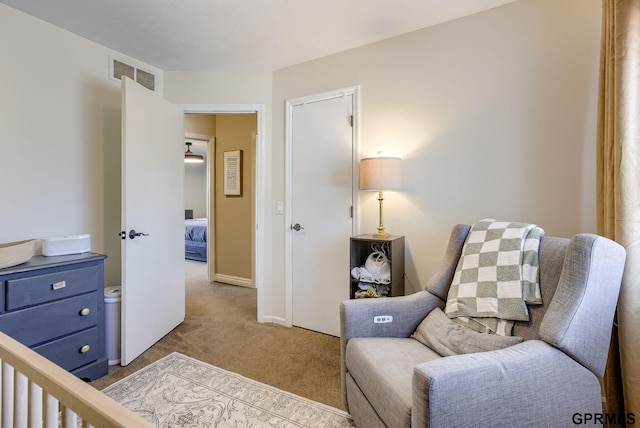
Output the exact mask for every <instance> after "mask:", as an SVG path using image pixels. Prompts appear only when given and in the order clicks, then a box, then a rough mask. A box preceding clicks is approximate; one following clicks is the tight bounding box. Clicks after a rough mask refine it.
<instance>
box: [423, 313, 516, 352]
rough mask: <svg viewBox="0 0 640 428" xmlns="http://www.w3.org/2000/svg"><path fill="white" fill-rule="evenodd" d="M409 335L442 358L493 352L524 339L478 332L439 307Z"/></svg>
mask: <svg viewBox="0 0 640 428" xmlns="http://www.w3.org/2000/svg"><path fill="white" fill-rule="evenodd" d="M411 337H412V338H414V339H416V340H417V341H419V342H421V343H423V344H425V345H426V346H428V347H429V348H431V349H433V350H434V351H436V352H437V353H438V354H440V355H442V356H443V357H445V356H449V355H458V354H468V353H472V352H484V351H495V350H496V349H502V348H506V347H507V346H512V345H515V344H516V343H520V342H522V341H523V338H522V337H518V336H501V335H497V334H488V333H480V332H477V331H475V330H472V329H470V328H468V327H465V326H463V325H461V324H459V323H457V322H455V321H454V320H452V319H450V318H449V317H448V316H446V315H445V313H444V312H442V310H441V309H440V308H435V309H434V310H433V311H431V312H430V313H429V315H427V317H426V318H425V319H424V320H423V321H422V322H421V323H420V325H418V328H417V329H416V331H415V332H414V333H413V334H412V335H411Z"/></svg>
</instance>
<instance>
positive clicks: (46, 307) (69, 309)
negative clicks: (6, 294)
mask: <svg viewBox="0 0 640 428" xmlns="http://www.w3.org/2000/svg"><path fill="white" fill-rule="evenodd" d="M87 310H88V313H87ZM97 323H98V295H97V292H96V291H94V292H93V293H88V294H82V295H80V296H75V297H70V298H68V299H64V300H58V301H55V302H50V303H45V304H42V305H39V306H34V307H31V308H27V309H23V310H21V311H15V312H9V313H6V314H3V315H0V330H2V331H3V332H5V333H6V334H8V335H9V336H11V337H13V338H14V339H16V340H17V341H19V342H21V343H23V344H24V345H27V346H33V345H37V344H39V343H42V342H46V341H48V340H51V339H54V338H58V337H60V336H64V335H66V334H69V333H73V332H76V331H79V330H84V329H87V328H89V327H93V326H95V325H97Z"/></svg>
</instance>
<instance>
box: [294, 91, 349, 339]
mask: <svg viewBox="0 0 640 428" xmlns="http://www.w3.org/2000/svg"><path fill="white" fill-rule="evenodd" d="M353 107H354V95H353V94H349V95H336V96H334V97H331V98H327V99H320V100H317V101H313V102H306V103H302V104H298V105H294V106H293V107H292V111H291V113H290V120H291V126H290V132H291V137H290V141H291V142H290V146H291V147H290V150H291V217H290V218H291V224H292V230H291V234H292V236H291V273H292V280H291V281H292V286H291V287H292V291H291V294H292V302H291V311H292V323H293V325H295V326H299V327H303V328H308V329H310V330H315V331H319V332H322V333H326V334H330V335H333V336H339V335H340V317H339V306H340V302H341V301H343V300H345V299H348V298H349V237H350V236H351V235H352V233H353V218H352V206H353V183H352V180H353V152H354V150H353V149H354V132H353V127H352V125H351V124H352V115H353ZM296 225H299V227H300V229H299V230H296V229H298V226H296Z"/></svg>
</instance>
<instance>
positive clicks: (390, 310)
mask: <svg viewBox="0 0 640 428" xmlns="http://www.w3.org/2000/svg"><path fill="white" fill-rule="evenodd" d="M437 306H439V307H441V308H442V307H443V306H444V302H443V301H442V300H440V299H439V298H438V297H436V296H434V295H433V294H431V293H429V292H428V291H419V292H417V293H414V294H410V295H408V296H398V297H383V298H379V299H355V300H345V301H344V302H342V303H341V304H340V337H341V339H343V340H349V339H350V338H352V337H409V336H410V335H411V333H413V331H414V330H415V329H416V327H417V326H418V324H420V322H421V321H422V320H423V319H424V317H426V316H427V314H429V312H431V311H432V310H433V309H434V308H435V307H437ZM379 316H391V317H393V320H392V321H391V322H384V323H376V322H374V318H375V317H379Z"/></svg>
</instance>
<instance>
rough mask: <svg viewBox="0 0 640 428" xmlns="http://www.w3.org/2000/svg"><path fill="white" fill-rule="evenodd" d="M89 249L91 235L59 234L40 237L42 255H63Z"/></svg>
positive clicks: (85, 251)
mask: <svg viewBox="0 0 640 428" xmlns="http://www.w3.org/2000/svg"><path fill="white" fill-rule="evenodd" d="M89 251H91V235H89V234H84V235H61V236H50V237H48V238H42V255H43V256H64V255H69V254H81V253H88V252H89Z"/></svg>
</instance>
